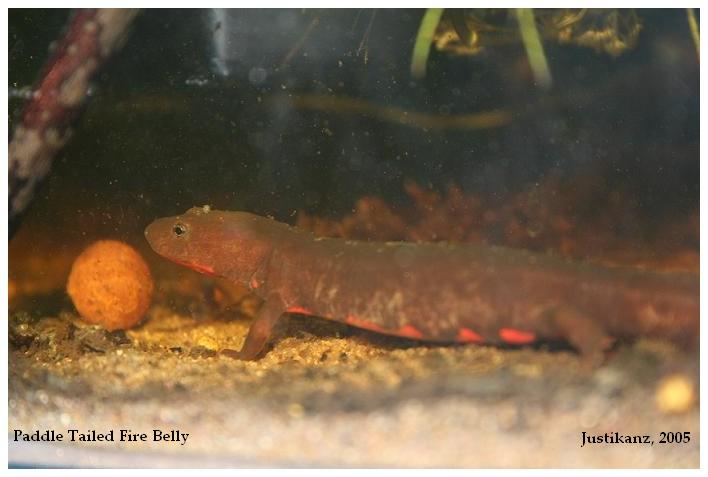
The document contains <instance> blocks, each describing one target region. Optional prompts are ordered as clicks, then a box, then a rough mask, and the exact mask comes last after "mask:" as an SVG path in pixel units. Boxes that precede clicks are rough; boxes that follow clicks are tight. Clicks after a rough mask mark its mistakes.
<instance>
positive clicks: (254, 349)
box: [221, 295, 285, 361]
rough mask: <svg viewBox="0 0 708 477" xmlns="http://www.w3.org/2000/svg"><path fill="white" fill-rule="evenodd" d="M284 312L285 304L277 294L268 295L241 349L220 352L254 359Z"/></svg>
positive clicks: (249, 359) (236, 357)
mask: <svg viewBox="0 0 708 477" xmlns="http://www.w3.org/2000/svg"><path fill="white" fill-rule="evenodd" d="M284 312H285V305H284V304H283V301H282V300H281V299H280V297H279V296H278V295H274V296H270V297H268V298H267V299H266V301H265V302H264V303H263V306H261V309H260V310H259V311H258V316H256V321H254V322H253V324H251V327H250V328H249V329H248V335H246V340H245V341H244V343H243V346H242V347H241V350H240V351H236V350H233V349H225V350H222V352H221V353H222V354H223V355H225V356H229V357H231V358H235V359H242V360H248V361H252V360H255V359H256V358H257V357H258V355H259V354H260V353H261V351H263V349H264V348H265V345H266V343H267V342H268V339H269V338H270V335H271V334H272V332H273V328H275V325H276V323H277V322H278V319H279V318H280V317H281V316H282V315H283V313H284Z"/></svg>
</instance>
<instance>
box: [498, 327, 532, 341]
mask: <svg viewBox="0 0 708 477" xmlns="http://www.w3.org/2000/svg"><path fill="white" fill-rule="evenodd" d="M499 337H500V338H501V339H502V340H504V341H505V342H507V343H509V344H517V345H522V344H529V343H533V342H534V341H536V335H535V334H534V333H532V332H530V331H521V330H517V329H514V328H501V329H500V330H499Z"/></svg>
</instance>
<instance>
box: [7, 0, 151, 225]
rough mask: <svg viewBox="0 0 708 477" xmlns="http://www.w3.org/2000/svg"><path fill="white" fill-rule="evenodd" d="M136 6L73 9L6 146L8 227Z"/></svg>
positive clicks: (62, 139) (65, 133) (61, 143)
mask: <svg viewBox="0 0 708 477" xmlns="http://www.w3.org/2000/svg"><path fill="white" fill-rule="evenodd" d="M137 13H138V10H135V9H86V10H77V11H76V12H75V13H74V14H73V15H72V17H71V19H70V20H69V22H68V24H67V26H66V29H65V32H64V36H63V38H61V39H60V40H59V41H58V43H57V44H56V46H55V47H54V48H53V51H52V53H51V55H50V57H49V60H48V61H47V63H46V65H45V67H44V70H43V73H42V74H41V76H40V78H39V80H38V82H37V84H36V85H35V87H34V88H33V93H32V96H31V98H30V100H29V102H28V103H27V104H26V105H25V107H24V110H23V111H22V115H21V119H20V121H19V123H18V124H17V126H16V127H15V130H14V131H13V134H12V139H11V140H10V145H9V151H8V179H9V200H8V206H9V231H10V237H12V235H13V233H14V232H15V230H16V229H17V227H18V225H19V221H20V218H21V216H22V214H23V212H24V211H25V210H26V208H27V206H28V205H29V203H30V202H31V200H32V197H33V196H34V190H35V188H36V187H37V185H38V184H39V183H40V182H42V180H43V179H44V178H45V177H46V175H47V173H48V172H49V170H50V168H51V164H52V160H53V159H54V157H55V155H56V154H57V152H58V151H59V150H60V149H61V148H62V147H63V146H64V144H66V142H67V140H68V138H69V136H70V134H71V130H70V127H71V124H72V122H73V121H74V120H75V119H76V117H77V115H78V112H79V111H80V107H81V106H82V105H83V104H84V102H85V101H86V98H87V97H88V95H89V88H90V82H91V79H92V78H93V77H94V76H95V74H96V72H97V71H98V70H99V69H100V67H101V66H102V65H103V63H104V62H105V61H106V60H107V59H108V58H109V57H110V56H111V54H112V53H113V52H114V51H115V50H116V49H117V48H119V47H120V46H121V44H122V41H123V39H124V38H125V32H126V30H127V29H128V27H129V25H130V24H131V23H132V20H133V19H134V18H135V15H136V14H137Z"/></svg>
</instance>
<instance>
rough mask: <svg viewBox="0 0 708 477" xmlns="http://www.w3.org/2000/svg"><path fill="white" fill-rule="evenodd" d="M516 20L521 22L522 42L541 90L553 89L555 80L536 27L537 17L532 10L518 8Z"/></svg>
mask: <svg viewBox="0 0 708 477" xmlns="http://www.w3.org/2000/svg"><path fill="white" fill-rule="evenodd" d="M516 19H517V20H518V22H519V31H520V32H521V42H522V43H523V44H524V48H525V49H526V56H527V57H528V59H529V65H530V66H531V71H532V72H533V77H534V79H535V80H536V84H538V85H539V86H540V87H541V88H544V89H548V88H550V87H551V84H552V83H553V80H552V78H551V70H550V68H549V67H548V60H547V59H546V53H545V51H544V50H543V43H542V42H541V35H539V33H538V28H537V27H536V17H535V15H534V14H533V10H532V9H531V8H517V9H516Z"/></svg>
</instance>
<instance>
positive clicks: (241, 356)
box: [219, 348, 258, 361]
mask: <svg viewBox="0 0 708 477" xmlns="http://www.w3.org/2000/svg"><path fill="white" fill-rule="evenodd" d="M219 354H221V355H222V356H226V357H227V358H232V359H238V360H239V361H255V360H256V358H258V353H256V354H255V355H254V354H249V353H247V352H244V350H243V349H241V350H238V351H237V350H235V349H231V348H226V349H222V350H221V351H220V352H219Z"/></svg>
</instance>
